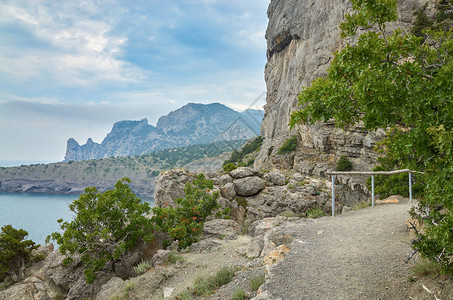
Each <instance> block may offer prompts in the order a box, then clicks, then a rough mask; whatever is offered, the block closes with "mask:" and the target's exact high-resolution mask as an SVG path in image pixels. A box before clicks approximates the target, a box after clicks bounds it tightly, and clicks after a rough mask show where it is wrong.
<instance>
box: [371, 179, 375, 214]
mask: <svg viewBox="0 0 453 300" xmlns="http://www.w3.org/2000/svg"><path fill="white" fill-rule="evenodd" d="M371 207H374V175H371Z"/></svg>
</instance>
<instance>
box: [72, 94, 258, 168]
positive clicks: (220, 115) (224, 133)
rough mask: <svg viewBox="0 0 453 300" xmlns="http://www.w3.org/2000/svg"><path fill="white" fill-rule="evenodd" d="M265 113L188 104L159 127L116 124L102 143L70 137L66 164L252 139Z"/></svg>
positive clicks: (163, 119) (141, 123) (140, 123)
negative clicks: (80, 143)
mask: <svg viewBox="0 0 453 300" xmlns="http://www.w3.org/2000/svg"><path fill="white" fill-rule="evenodd" d="M263 117H264V111H260V110H246V111H244V112H242V113H239V112H237V111H235V110H233V109H231V108H229V107H227V106H225V105H223V104H221V103H210V104H202V103H193V102H191V103H187V104H186V105H184V106H182V107H181V108H179V109H177V110H175V111H172V112H170V113H169V114H167V115H166V116H162V117H160V118H159V120H158V121H157V124H156V127H154V126H152V125H149V124H148V120H147V119H146V118H144V119H141V120H140V121H132V120H124V121H119V122H116V123H115V124H113V127H112V130H111V132H110V133H108V134H107V136H106V137H105V138H104V140H103V141H102V143H101V144H98V143H95V142H93V141H92V140H91V138H90V139H88V141H87V143H86V144H84V145H79V144H78V143H77V141H75V140H74V139H72V138H70V139H69V140H68V142H67V147H66V155H65V161H69V160H88V159H100V158H106V157H111V156H131V155H140V154H146V153H149V152H152V151H156V150H161V149H167V148H175V147H181V146H188V145H194V144H208V143H211V142H214V141H221V140H239V139H250V138H252V137H254V136H256V135H259V133H260V126H261V121H262V119H263Z"/></svg>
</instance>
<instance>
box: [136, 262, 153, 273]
mask: <svg viewBox="0 0 453 300" xmlns="http://www.w3.org/2000/svg"><path fill="white" fill-rule="evenodd" d="M149 269H151V263H150V262H149V261H145V260H142V261H141V262H140V263H139V264H138V265H136V266H135V267H134V271H135V273H137V274H138V275H142V274H144V273H146V271H148V270H149Z"/></svg>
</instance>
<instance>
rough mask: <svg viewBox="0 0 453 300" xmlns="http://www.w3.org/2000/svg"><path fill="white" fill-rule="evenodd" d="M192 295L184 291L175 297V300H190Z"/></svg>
mask: <svg viewBox="0 0 453 300" xmlns="http://www.w3.org/2000/svg"><path fill="white" fill-rule="evenodd" d="M192 299H193V297H192V293H191V292H190V291H184V292H182V293H179V294H178V295H176V297H175V300H192Z"/></svg>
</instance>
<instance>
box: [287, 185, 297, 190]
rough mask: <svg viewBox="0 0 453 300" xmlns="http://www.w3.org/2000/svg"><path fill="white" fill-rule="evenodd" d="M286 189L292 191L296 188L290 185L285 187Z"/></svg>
mask: <svg viewBox="0 0 453 300" xmlns="http://www.w3.org/2000/svg"><path fill="white" fill-rule="evenodd" d="M287 188H288V190H290V191H292V190H294V189H295V188H296V186H295V185H294V184H292V183H290V184H288V185H287Z"/></svg>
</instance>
